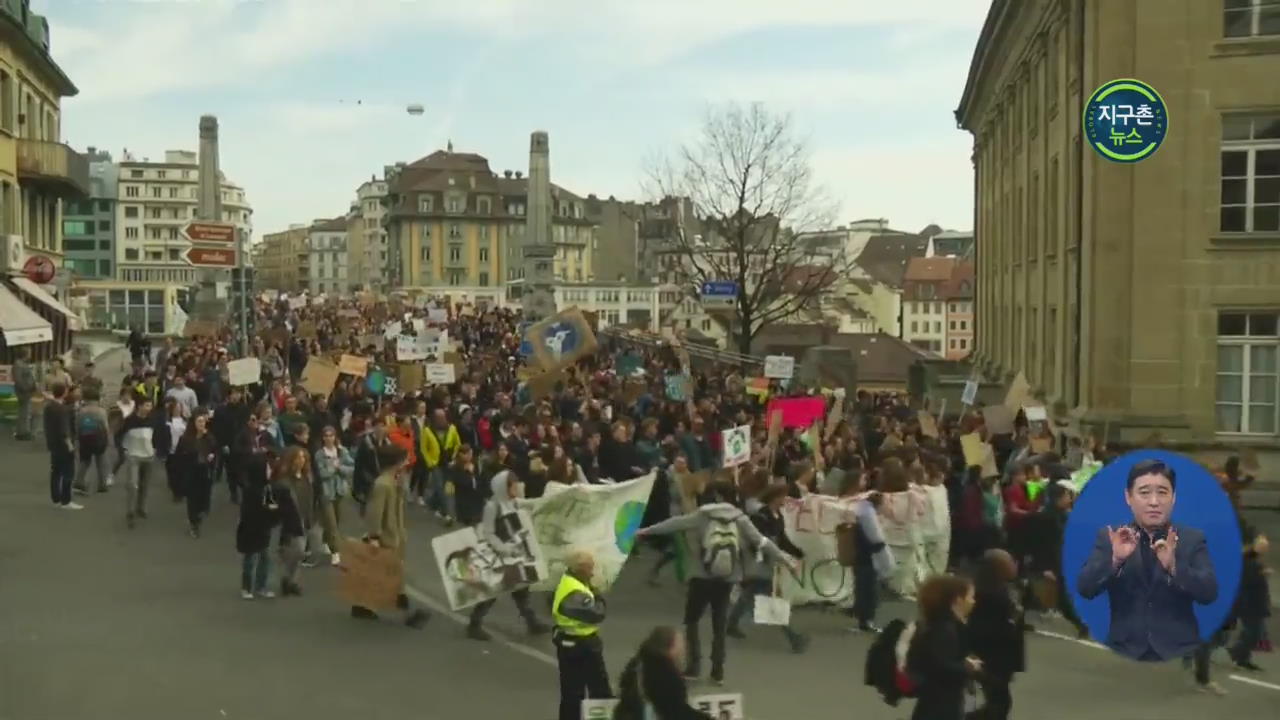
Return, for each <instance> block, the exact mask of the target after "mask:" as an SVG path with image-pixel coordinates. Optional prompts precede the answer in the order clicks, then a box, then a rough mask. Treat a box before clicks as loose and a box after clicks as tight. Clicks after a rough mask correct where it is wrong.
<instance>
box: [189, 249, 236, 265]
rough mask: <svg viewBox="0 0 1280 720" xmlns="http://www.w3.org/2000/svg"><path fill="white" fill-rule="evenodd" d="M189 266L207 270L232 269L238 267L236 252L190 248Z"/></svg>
mask: <svg viewBox="0 0 1280 720" xmlns="http://www.w3.org/2000/svg"><path fill="white" fill-rule="evenodd" d="M185 257H186V260H187V264H188V265H192V266H194V267H207V268H231V267H235V266H236V251H235V250H224V249H222V248H210V247H199V246H196V247H190V248H187V252H186V255H185Z"/></svg>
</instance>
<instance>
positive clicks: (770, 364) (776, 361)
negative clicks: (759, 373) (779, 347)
mask: <svg viewBox="0 0 1280 720" xmlns="http://www.w3.org/2000/svg"><path fill="white" fill-rule="evenodd" d="M795 372H796V359H795V358H793V357H791V356H790V355H769V356H767V357H765V359H764V376H765V377H767V378H777V379H779V380H790V379H791V376H792V375H794V374H795Z"/></svg>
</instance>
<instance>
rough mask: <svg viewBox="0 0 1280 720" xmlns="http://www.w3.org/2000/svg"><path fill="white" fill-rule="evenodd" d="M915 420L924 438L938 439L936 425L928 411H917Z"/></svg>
mask: <svg viewBox="0 0 1280 720" xmlns="http://www.w3.org/2000/svg"><path fill="white" fill-rule="evenodd" d="M916 419H917V420H918V421H919V422H920V432H921V433H922V434H923V435H924V436H925V437H931V438H936V437H938V423H937V422H936V421H935V420H934V419H933V415H931V414H929V411H928V410H917V411H916Z"/></svg>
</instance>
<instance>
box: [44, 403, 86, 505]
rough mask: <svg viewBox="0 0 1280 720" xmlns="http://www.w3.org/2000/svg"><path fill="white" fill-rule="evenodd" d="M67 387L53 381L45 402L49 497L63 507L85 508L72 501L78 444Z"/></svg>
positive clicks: (45, 441)
mask: <svg viewBox="0 0 1280 720" xmlns="http://www.w3.org/2000/svg"><path fill="white" fill-rule="evenodd" d="M66 399H67V386H66V385H63V384H61V383H54V384H53V385H51V386H50V387H49V397H48V398H47V399H46V400H45V405H44V443H45V447H46V448H48V450H49V496H50V498H52V499H53V504H54V505H55V506H56V507H59V508H62V509H63V510H83V509H84V506H83V505H81V504H79V503H75V502H72V501H71V484H72V479H73V478H74V476H75V472H76V454H75V452H76V444H75V440H74V436H73V435H72V431H71V421H72V417H73V415H74V411H73V410H72V409H71V407H69V406H68V405H67V403H66Z"/></svg>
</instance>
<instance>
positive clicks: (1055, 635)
mask: <svg viewBox="0 0 1280 720" xmlns="http://www.w3.org/2000/svg"><path fill="white" fill-rule="evenodd" d="M1035 633H1036V635H1043V636H1045V637H1051V638H1054V639H1055V640H1066V641H1068V642H1073V643H1075V644H1077V645H1083V646H1085V647H1088V648H1093V649H1095V650H1106V649H1107V646H1106V645H1103V644H1101V643H1096V642H1094V641H1092V640H1081V639H1080V638H1077V637H1073V636H1071V635H1064V634H1062V633H1056V632H1053V631H1052V630H1039V629H1037V630H1036V631H1035ZM1227 679H1228V680H1235V681H1236V682H1239V683H1244V684H1246V685H1253V686H1254V687H1260V688H1266V689H1268V690H1275V691H1278V692H1280V685H1276V684H1275V683H1269V682H1264V681H1262V680H1255V679H1253V678H1251V677H1247V676H1245V675H1228V676H1227Z"/></svg>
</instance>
